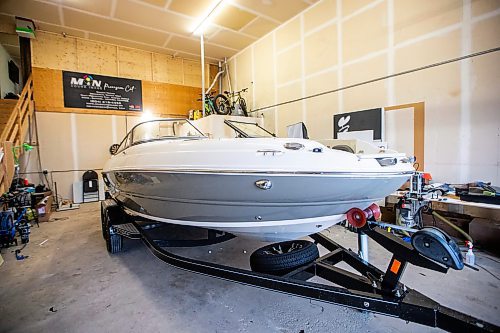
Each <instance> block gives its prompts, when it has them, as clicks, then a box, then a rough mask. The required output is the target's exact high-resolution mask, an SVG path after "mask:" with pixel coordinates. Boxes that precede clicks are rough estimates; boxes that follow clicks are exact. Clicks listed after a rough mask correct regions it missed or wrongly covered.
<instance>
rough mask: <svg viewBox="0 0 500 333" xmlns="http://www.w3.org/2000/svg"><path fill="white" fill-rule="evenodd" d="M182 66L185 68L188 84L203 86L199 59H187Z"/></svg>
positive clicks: (185, 80) (185, 81) (185, 77)
mask: <svg viewBox="0 0 500 333" xmlns="http://www.w3.org/2000/svg"><path fill="white" fill-rule="evenodd" d="M182 68H183V70H184V84H185V85H188V86H194V87H201V69H200V68H201V65H200V63H199V62H198V61H194V60H185V59H184V61H183V64H182Z"/></svg>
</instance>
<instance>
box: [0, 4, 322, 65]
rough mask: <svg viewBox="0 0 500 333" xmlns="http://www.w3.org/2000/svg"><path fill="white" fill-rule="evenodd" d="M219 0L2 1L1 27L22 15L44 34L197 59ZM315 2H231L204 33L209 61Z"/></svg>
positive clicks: (3, 36)
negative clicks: (199, 30)
mask: <svg viewBox="0 0 500 333" xmlns="http://www.w3.org/2000/svg"><path fill="white" fill-rule="evenodd" d="M214 1H215V0H1V1H0V27H1V26H2V23H3V24H4V25H5V24H13V22H14V19H13V17H14V16H22V17H26V18H30V19H32V20H34V21H35V23H36V25H37V28H38V29H39V30H44V31H50V32H55V33H66V34H67V35H71V36H76V37H80V38H86V39H92V40H97V41H104V42H109V43H113V44H117V45H122V46H128V47H134V48H139V49H144V50H148V51H153V52H159V53H166V54H170V55H174V56H179V57H186V58H198V57H199V38H198V37H197V36H193V35H192V30H193V28H194V27H195V26H196V23H197V20H199V18H200V17H202V16H203V15H204V14H205V13H206V11H207V10H208V9H209V8H210V6H211V5H212V4H213V3H214ZM316 1H317V0H227V1H226V2H225V3H224V6H223V8H222V9H221V11H220V13H219V14H218V15H217V16H216V17H215V18H214V19H213V21H212V22H211V24H210V25H209V26H208V27H207V28H206V30H205V31H206V33H205V36H206V37H205V42H206V44H205V55H206V57H207V58H208V60H218V59H222V58H224V57H230V56H232V55H234V54H235V53H237V52H238V51H240V50H242V49H243V48H245V47H246V46H248V45H250V44H251V43H252V42H254V41H256V40H257V39H259V38H260V37H262V36H264V35H265V34H267V33H268V32H270V31H271V30H273V29H274V28H276V27H277V26H279V25H280V24H282V23H283V22H285V21H287V20H288V19H290V18H292V17H294V16H295V15H297V14H298V13H300V12H301V11H303V10H304V9H306V8H307V7H309V6H310V5H311V4H313V3H315V2H316ZM0 31H1V33H0V43H2V44H3V45H4V46H5V47H6V49H7V50H8V51H9V52H13V53H15V52H16V45H17V43H16V39H15V38H13V36H9V35H10V34H11V33H9V32H5V29H1V28H0ZM17 49H18V48H17ZM17 52H18V51H17Z"/></svg>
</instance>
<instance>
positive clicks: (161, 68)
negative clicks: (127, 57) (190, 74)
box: [152, 53, 172, 82]
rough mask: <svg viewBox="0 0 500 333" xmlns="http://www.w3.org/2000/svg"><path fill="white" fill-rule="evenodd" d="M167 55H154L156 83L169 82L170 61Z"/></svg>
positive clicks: (154, 79)
mask: <svg viewBox="0 0 500 333" xmlns="http://www.w3.org/2000/svg"><path fill="white" fill-rule="evenodd" d="M171 58H172V57H171V56H169V55H166V54H160V53H153V78H152V80H153V81H155V82H168V59H171Z"/></svg>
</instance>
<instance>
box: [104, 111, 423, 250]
mask: <svg viewBox="0 0 500 333" xmlns="http://www.w3.org/2000/svg"><path fill="white" fill-rule="evenodd" d="M225 124H226V126H230V127H231V128H232V130H233V131H234V133H235V136H236V137H235V138H221V139H211V138H208V137H206V136H205V135H204V134H203V133H202V132H201V131H200V130H198V129H197V128H196V127H195V126H194V125H193V124H192V123H191V122H190V121H188V120H179V119H168V120H153V121H148V122H144V123H141V124H139V125H137V126H135V127H134V128H133V129H132V130H131V131H130V132H129V133H128V134H127V136H126V137H125V139H124V140H123V141H122V142H121V144H120V145H119V147H115V148H116V151H115V152H114V155H113V156H112V157H111V158H110V159H109V161H108V162H107V163H106V165H105V167H104V169H103V176H104V179H105V182H106V183H107V185H108V187H109V189H110V194H111V195H112V196H113V197H114V198H115V199H116V200H117V201H118V202H119V203H120V204H121V205H123V207H124V209H125V210H126V211H127V212H128V213H129V214H132V215H137V216H141V217H144V218H147V219H151V220H156V221H159V222H165V223H172V224H179V225H185V226H196V227H202V228H208V229H215V230H220V231H225V232H229V233H232V234H235V235H237V236H243V237H248V238H255V239H261V240H267V241H275V240H289V239H297V238H300V237H303V236H306V235H310V234H313V233H316V232H319V231H322V230H324V229H326V228H328V227H330V226H332V225H334V224H336V223H339V222H341V221H343V220H344V219H345V213H346V212H347V211H348V210H350V209H351V208H354V207H356V208H360V209H365V208H366V207H368V206H369V205H370V204H372V203H373V202H375V201H378V200H381V199H383V198H385V197H386V196H387V195H389V194H390V193H392V192H394V191H395V190H396V189H398V188H399V187H400V186H401V185H402V184H403V183H404V182H405V181H406V180H407V179H408V178H409V176H410V175H411V174H412V173H413V172H414V169H413V167H412V163H411V162H410V160H409V159H408V158H407V157H406V156H405V155H404V154H397V153H389V154H383V153H381V154H362V155H356V154H353V153H349V152H345V151H339V150H335V149H329V148H327V147H326V146H324V145H322V144H320V143H318V142H316V141H313V140H306V139H295V138H276V137H274V136H273V135H272V134H271V133H269V132H267V131H266V130H264V129H263V128H262V127H260V126H258V125H257V124H256V123H255V124H249V123H243V122H238V121H228V120H226V121H225Z"/></svg>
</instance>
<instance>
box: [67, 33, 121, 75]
mask: <svg viewBox="0 0 500 333" xmlns="http://www.w3.org/2000/svg"><path fill="white" fill-rule="evenodd" d="M76 50H77V54H78V55H85V56H79V57H78V58H77V61H78V70H77V71H78V72H89V73H99V74H102V75H109V76H118V64H117V57H116V52H117V47H116V46H114V45H110V44H104V43H98V42H93V41H89V40H84V39H77V40H76Z"/></svg>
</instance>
